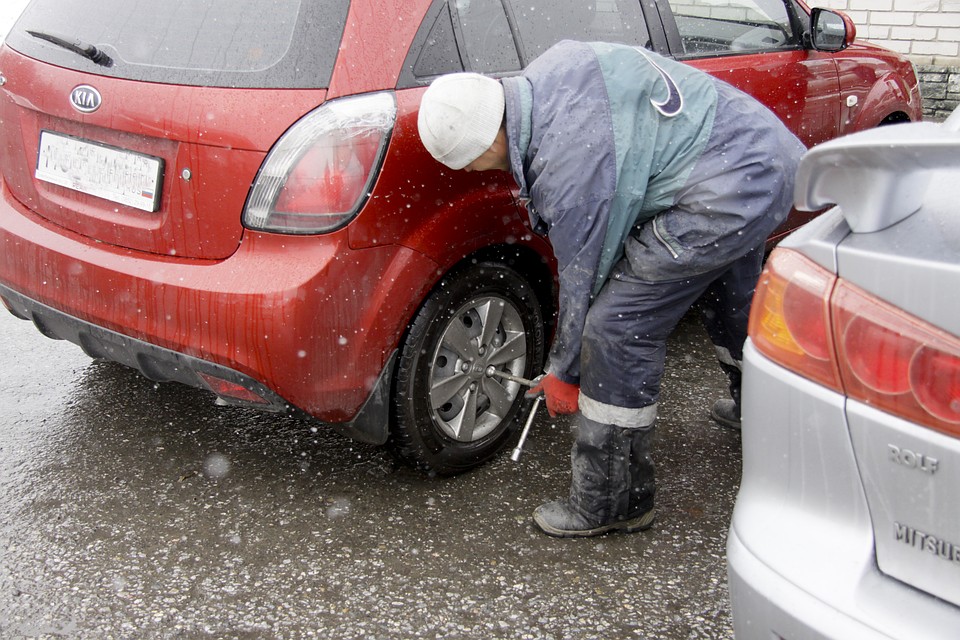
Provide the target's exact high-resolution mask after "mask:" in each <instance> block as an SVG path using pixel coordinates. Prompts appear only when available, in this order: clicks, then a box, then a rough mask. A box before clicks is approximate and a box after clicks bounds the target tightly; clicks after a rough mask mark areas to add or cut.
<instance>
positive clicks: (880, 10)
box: [807, 0, 960, 119]
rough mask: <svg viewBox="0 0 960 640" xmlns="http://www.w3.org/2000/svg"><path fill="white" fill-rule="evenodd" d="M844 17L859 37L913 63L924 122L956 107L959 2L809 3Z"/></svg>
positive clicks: (863, 0) (880, 0)
mask: <svg viewBox="0 0 960 640" xmlns="http://www.w3.org/2000/svg"><path fill="white" fill-rule="evenodd" d="M807 4H808V5H810V6H812V7H826V8H829V9H839V10H841V11H844V12H846V13H847V14H848V15H849V16H850V17H851V18H852V19H853V21H854V23H856V25H857V37H858V38H863V39H864V40H870V41H871V42H876V43H877V44H880V45H883V46H885V47H888V48H890V49H893V50H894V51H899V52H900V53H903V54H904V55H906V56H907V57H908V58H910V60H912V61H913V63H914V65H915V66H916V68H917V73H918V74H919V76H920V82H921V84H922V87H923V99H924V113H925V115H926V117H929V118H934V119H940V118H943V117H945V116H946V115H948V114H949V113H950V112H951V111H953V109H954V107H956V106H957V105H958V104H960V0H810V1H809V2H808V3H807Z"/></svg>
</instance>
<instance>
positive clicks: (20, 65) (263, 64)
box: [0, 0, 348, 259]
mask: <svg viewBox="0 0 960 640" xmlns="http://www.w3.org/2000/svg"><path fill="white" fill-rule="evenodd" d="M304 4H306V3H304ZM347 7H348V3H347V0H333V1H332V2H324V3H310V6H309V7H302V6H301V3H300V2H299V1H298V0H278V1H276V2H271V3H270V6H269V9H268V8H266V7H265V6H264V3H260V2H256V1H254V0H246V1H239V2H237V1H234V0H231V1H229V2H228V1H226V0H203V1H201V2H198V3H191V4H190V5H189V6H188V5H185V4H183V3H161V2H129V1H128V0H102V1H100V2H96V3H90V2H76V1H73V0H69V1H66V2H64V1H63V0H35V1H34V2H33V3H32V4H31V5H30V6H29V7H28V8H27V10H26V12H25V13H24V15H23V16H22V17H21V19H20V20H19V22H18V23H17V24H16V25H15V27H14V28H13V30H12V31H11V32H10V34H9V36H8V38H7V42H6V46H5V47H4V48H3V50H2V52H0V72H2V74H3V76H4V78H5V79H6V82H5V83H4V85H3V87H2V89H0V91H2V95H0V134H2V139H3V141H4V142H3V145H2V147H0V172H2V176H3V179H4V182H5V183H6V185H7V187H8V188H9V189H10V191H11V193H12V194H13V196H14V197H15V198H16V199H17V200H19V201H20V202H21V203H23V204H24V205H25V206H26V207H28V208H29V209H30V210H32V211H33V212H34V213H36V214H37V215H39V216H41V217H43V218H45V219H47V220H48V221H50V222H51V223H54V224H55V225H57V226H59V227H61V228H65V229H68V230H69V231H71V232H74V233H77V234H80V235H83V236H85V237H88V238H91V239H94V240H96V241H98V242H104V243H108V244H111V245H116V246H118V247H123V248H128V249H132V250H136V251H144V252H150V253H157V254H164V255H171V256H180V257H190V258H203V259H218V258H224V257H227V256H229V255H230V254H231V253H233V252H234V251H235V250H236V247H237V246H238V244H239V242H240V238H241V235H242V231H243V228H242V225H241V213H242V209H243V205H244V203H245V200H246V197H247V193H248V190H249V187H250V184H251V182H252V181H253V179H254V178H255V176H256V173H257V170H258V169H259V167H260V164H261V162H262V160H263V158H264V156H265V154H266V152H267V151H268V150H269V149H270V147H271V146H272V145H273V143H274V142H275V141H276V140H277V138H279V136H280V135H281V134H282V133H283V131H284V130H286V129H287V128H288V127H289V126H290V125H291V124H292V123H293V122H295V121H296V120H297V119H298V118H299V117H301V116H302V115H303V114H305V113H307V112H308V111H310V109H312V108H313V107H315V106H317V105H318V104H319V103H321V102H322V101H323V99H324V97H325V90H324V88H325V87H326V86H328V84H329V79H330V75H331V72H332V69H333V65H334V62H335V60H336V55H337V49H338V45H339V41H340V37H341V35H342V32H343V25H344V23H345V21H346V12H347Z"/></svg>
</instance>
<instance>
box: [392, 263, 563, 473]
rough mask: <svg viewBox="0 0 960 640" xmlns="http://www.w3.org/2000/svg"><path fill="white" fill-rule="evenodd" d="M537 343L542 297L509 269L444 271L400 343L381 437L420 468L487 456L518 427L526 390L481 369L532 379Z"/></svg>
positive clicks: (538, 360) (450, 468) (433, 469)
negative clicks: (386, 435) (389, 415)
mask: <svg viewBox="0 0 960 640" xmlns="http://www.w3.org/2000/svg"><path fill="white" fill-rule="evenodd" d="M543 351H544V328H543V318H542V314H541V309H540V302H539V300H538V298H537V296H536V294H535V293H534V292H533V290H532V289H531V288H530V285H529V284H528V283H527V281H526V280H524V279H523V278H522V277H521V276H520V275H519V274H518V273H517V272H516V271H514V270H513V269H510V268H509V267H507V266H504V265H502V264H497V263H492V262H491V263H479V264H475V265H470V266H469V267H467V268H465V269H460V270H457V271H454V272H452V273H450V274H448V275H447V276H445V277H444V279H443V280H442V281H441V282H440V283H439V285H438V286H437V287H435V288H434V290H433V292H432V293H431V294H430V296H429V297H428V298H427V300H426V302H424V304H423V306H422V307H421V309H420V311H419V312H418V313H417V316H416V317H415V318H414V320H413V322H412V323H411V325H410V328H409V329H408V331H407V335H406V336H405V338H404V341H403V344H402V346H401V348H400V357H399V359H398V363H397V374H396V376H395V381H394V385H395V386H394V393H393V425H392V429H391V437H390V442H389V443H388V446H389V447H390V448H391V450H392V451H393V452H394V453H395V454H396V455H398V456H399V457H400V458H401V460H403V461H404V462H406V463H408V464H410V465H412V466H413V467H415V468H417V469H419V470H421V471H423V472H425V473H428V474H438V475H453V474H456V473H461V472H463V471H467V470H469V469H472V468H474V467H476V466H478V465H480V464H482V463H483V462H485V461H486V460H489V459H490V458H491V457H492V456H493V455H495V454H496V453H497V452H498V451H500V450H501V449H502V448H503V447H504V446H505V445H506V444H507V443H508V442H509V440H510V437H511V435H512V434H513V433H514V432H515V431H516V427H517V423H518V421H519V418H518V416H519V415H520V413H521V412H520V409H521V406H522V405H524V404H525V401H524V397H523V395H524V391H526V388H525V387H522V386H521V385H520V384H518V383H516V382H510V381H507V380H505V379H502V378H498V377H496V376H491V375H489V368H490V367H494V368H496V369H497V370H499V371H505V372H507V373H511V374H513V375H516V376H522V377H525V378H532V377H533V376H535V375H536V374H537V373H539V371H540V369H541V367H542V363H543Z"/></svg>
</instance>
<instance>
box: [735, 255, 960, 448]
mask: <svg viewBox="0 0 960 640" xmlns="http://www.w3.org/2000/svg"><path fill="white" fill-rule="evenodd" d="M750 337H751V340H752V341H753V343H754V345H755V346H756V347H757V349H758V350H759V351H760V352H761V353H763V354H764V355H766V356H767V357H768V358H770V359H771V360H773V361H775V362H777V363H779V364H781V365H782V366H784V367H786V368H788V369H790V370H791V371H793V372H795V373H797V374H798V375H801V376H804V377H806V378H809V379H811V380H814V381H816V382H819V383H820V384H823V385H825V386H827V387H829V388H831V389H833V390H835V391H837V392H839V393H842V394H844V395H846V396H848V397H850V398H853V399H856V400H859V401H861V402H863V403H865V404H869V405H872V406H874V407H876V408H878V409H880V410H883V411H886V412H888V413H891V414H893V415H896V416H898V417H901V418H904V419H906V420H910V421H912V422H916V423H918V424H922V425H926V426H929V427H932V428H935V429H937V430H939V431H942V432H944V433H948V434H951V435H954V436H960V340H958V339H957V338H956V337H955V336H952V335H950V334H948V333H946V332H944V331H941V330H940V329H937V328H936V327H933V326H931V325H929V324H928V323H926V322H923V321H922V320H919V319H917V318H915V317H913V316H910V315H908V314H906V313H904V312H903V311H901V310H899V309H897V308H896V307H893V306H891V305H889V304H888V303H886V302H883V301H882V300H879V299H878V298H876V297H874V296H872V295H870V294H869V293H866V292H865V291H863V290H861V289H859V288H857V287H854V286H853V285H850V284H848V283H846V282H844V281H842V280H839V279H837V278H836V276H834V275H833V274H832V273H830V272H829V271H827V270H826V269H823V268H822V267H820V266H819V265H817V264H815V263H814V262H812V261H810V260H808V259H807V258H804V257H803V256H801V255H800V254H798V253H796V252H794V251H790V250H785V249H777V250H775V251H774V252H773V253H772V254H771V256H770V259H769V260H768V262H767V266H766V268H765V269H764V272H763V275H762V276H761V278H760V283H759V284H758V286H757V293H756V296H755V297H754V301H753V307H752V309H751V312H750Z"/></svg>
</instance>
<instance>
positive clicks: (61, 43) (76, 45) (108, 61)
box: [27, 29, 113, 67]
mask: <svg viewBox="0 0 960 640" xmlns="http://www.w3.org/2000/svg"><path fill="white" fill-rule="evenodd" d="M27 33H29V34H30V35H31V36H33V37H34V38H39V39H40V40H46V41H47V42H51V43H53V44H55V45H57V46H58V47H61V48H63V49H66V50H67V51H72V52H74V53H75V54H77V55H79V56H83V57H84V58H86V59H88V60H91V61H93V62H94V64H98V65H100V66H101V67H112V66H113V58H111V57H110V56H108V55H107V54H106V53H104V52H103V51H101V50H100V49H99V48H98V47H97V46H96V45H93V44H87V43H86V42H84V41H82V40H78V39H77V38H73V39H67V38H64V37H62V36H57V35H54V34H52V33H44V32H43V31H30V30H29V29H28V30H27Z"/></svg>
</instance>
